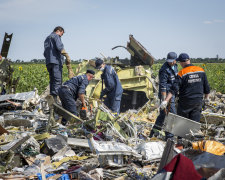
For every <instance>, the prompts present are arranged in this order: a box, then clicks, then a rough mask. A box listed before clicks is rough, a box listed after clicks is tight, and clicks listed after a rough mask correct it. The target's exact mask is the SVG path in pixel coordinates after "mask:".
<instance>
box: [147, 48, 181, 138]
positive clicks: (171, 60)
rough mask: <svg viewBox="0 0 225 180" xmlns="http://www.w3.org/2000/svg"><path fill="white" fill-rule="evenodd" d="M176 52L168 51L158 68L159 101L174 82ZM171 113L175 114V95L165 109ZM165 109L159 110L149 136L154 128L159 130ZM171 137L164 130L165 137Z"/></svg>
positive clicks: (163, 98) (162, 99)
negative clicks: (164, 60)
mask: <svg viewBox="0 0 225 180" xmlns="http://www.w3.org/2000/svg"><path fill="white" fill-rule="evenodd" d="M176 59H177V54H176V53H175V52H169V53H168V54H167V59H166V62H165V63H164V64H163V65H162V67H161V68H160V70H159V94H158V96H159V99H160V102H163V101H164V100H165V99H166V95H167V94H168V93H169V91H170V88H171V86H172V85H173V83H174V82H175V79H176V76H177V73H178V69H177V64H176ZM166 111H169V112H171V113H174V114H176V112H177V111H176V107H175V95H173V96H172V98H171V101H170V105H169V106H168V108H167V110H166ZM166 111H165V110H164V109H163V110H160V114H159V116H158V117H157V119H156V122H155V125H154V126H153V129H152V131H151V133H150V137H152V136H153V134H154V131H155V129H157V130H161V129H162V126H163V122H164V119H165V116H166ZM171 137H173V135H172V134H170V133H168V132H166V139H168V138H171Z"/></svg>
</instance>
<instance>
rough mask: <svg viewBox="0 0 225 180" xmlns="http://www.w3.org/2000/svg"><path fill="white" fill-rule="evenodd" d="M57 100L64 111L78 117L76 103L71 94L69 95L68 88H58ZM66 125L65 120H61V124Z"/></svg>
mask: <svg viewBox="0 0 225 180" xmlns="http://www.w3.org/2000/svg"><path fill="white" fill-rule="evenodd" d="M59 98H60V101H61V103H62V107H63V108H64V109H65V110H67V111H69V112H71V113H72V114H74V115H76V116H78V113H77V108H76V101H75V99H74V97H73V94H72V93H71V90H70V89H69V88H68V87H64V86H61V87H60V88H59ZM66 123H67V120H66V119H64V118H63V119H62V124H63V125H66Z"/></svg>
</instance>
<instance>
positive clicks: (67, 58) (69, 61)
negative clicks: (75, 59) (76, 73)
mask: <svg viewBox="0 0 225 180" xmlns="http://www.w3.org/2000/svg"><path fill="white" fill-rule="evenodd" d="M70 63H71V59H70V57H69V56H67V57H66V65H69V64H70Z"/></svg>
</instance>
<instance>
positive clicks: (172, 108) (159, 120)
mask: <svg viewBox="0 0 225 180" xmlns="http://www.w3.org/2000/svg"><path fill="white" fill-rule="evenodd" d="M167 111H169V112H171V113H173V114H177V111H176V107H175V96H172V98H171V101H170V105H168V106H167ZM165 116H166V113H165V110H164V109H163V110H160V114H159V116H158V117H157V119H156V122H155V125H154V126H153V129H158V130H161V129H162V126H163V123H164V119H165ZM152 135H153V131H151V134H150V136H152ZM170 137H173V135H172V134H171V133H169V132H166V139H167V138H170Z"/></svg>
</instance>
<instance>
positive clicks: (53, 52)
mask: <svg viewBox="0 0 225 180" xmlns="http://www.w3.org/2000/svg"><path fill="white" fill-rule="evenodd" d="M63 34H64V29H63V28H62V27H61V26H57V27H56V28H55V29H54V30H53V32H52V33H51V34H50V35H49V36H48V37H47V38H46V39H45V42H44V57H45V59H46V67H47V70H48V72H49V79H50V95H52V96H53V98H54V100H55V101H56V102H57V95H58V89H59V87H60V86H61V85H62V68H63V56H65V57H66V61H68V62H69V61H70V57H69V55H68V53H66V51H65V49H64V45H63V43H62V41H61V37H62V35H63Z"/></svg>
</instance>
